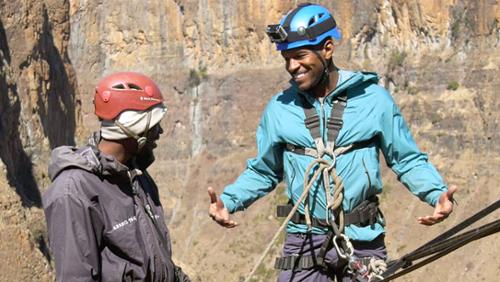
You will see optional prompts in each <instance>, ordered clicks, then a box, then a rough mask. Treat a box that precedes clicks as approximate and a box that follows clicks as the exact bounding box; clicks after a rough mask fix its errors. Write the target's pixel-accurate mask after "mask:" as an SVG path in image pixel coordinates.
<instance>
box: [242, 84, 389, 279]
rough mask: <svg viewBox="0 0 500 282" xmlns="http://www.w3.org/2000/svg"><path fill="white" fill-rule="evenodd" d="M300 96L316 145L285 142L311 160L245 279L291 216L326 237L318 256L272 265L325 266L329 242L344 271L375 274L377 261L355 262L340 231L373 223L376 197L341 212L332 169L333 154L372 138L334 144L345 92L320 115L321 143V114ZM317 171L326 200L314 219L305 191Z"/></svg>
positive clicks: (340, 190)
mask: <svg viewBox="0 0 500 282" xmlns="http://www.w3.org/2000/svg"><path fill="white" fill-rule="evenodd" d="M302 98H303V104H304V113H305V120H304V123H305V126H306V127H307V128H308V129H309V131H310V133H311V136H312V137H313V139H314V142H315V145H316V148H306V147H300V146H296V145H294V144H289V143H287V144H285V148H286V150H288V151H290V152H293V153H296V154H303V155H308V156H311V157H313V158H315V159H314V160H313V161H312V162H311V163H310V164H309V165H308V167H307V169H306V171H305V174H304V188H303V191H302V194H301V195H300V197H299V199H298V200H297V202H296V203H295V205H293V206H292V205H288V206H285V207H281V208H279V210H280V212H279V213H280V215H287V217H286V219H285V220H284V222H283V223H282V225H281V226H280V228H279V229H278V231H277V232H276V234H275V236H274V237H273V239H272V240H271V242H270V243H269V244H268V246H267V248H266V249H265V251H264V253H263V254H262V255H261V257H260V259H259V260H258V262H257V264H256V265H255V266H254V268H253V269H252V271H251V272H250V274H249V276H248V277H247V279H246V280H245V281H249V280H250V278H251V277H252V276H253V274H254V273H255V271H256V270H257V268H258V266H259V265H260V264H261V263H262V261H263V259H264V257H265V256H266V254H267V253H268V252H269V250H270V248H271V246H272V245H273V244H274V242H275V241H276V239H277V238H278V235H279V234H280V233H281V232H282V231H283V229H284V228H285V226H286V225H287V223H288V222H289V221H290V220H292V218H293V221H292V222H296V221H298V222H299V223H303V224H306V225H307V228H308V234H309V233H310V231H312V227H313V226H318V225H319V226H321V227H323V228H325V227H326V228H328V229H329V230H330V231H329V232H328V233H327V237H326V239H325V241H324V243H323V244H322V246H321V248H320V251H319V252H318V255H316V256H287V257H282V258H277V259H276V262H275V268H278V269H291V268H293V269H307V268H311V267H316V266H320V267H324V268H326V267H327V266H326V265H325V263H324V258H325V255H326V253H327V251H328V250H329V249H330V247H331V245H333V247H334V248H335V249H336V250H337V252H338V254H339V257H340V258H342V259H344V260H345V261H346V265H347V269H348V271H350V272H352V273H357V272H359V271H360V270H359V269H358V268H360V267H363V269H365V268H366V269H368V271H369V272H370V273H368V272H366V273H365V275H371V273H372V272H373V271H375V270H376V271H377V273H378V272H381V271H380V267H379V266H376V264H377V265H380V262H377V263H375V262H374V263H372V265H373V267H371V268H369V264H368V265H365V264H359V263H358V262H359V258H356V257H355V256H353V253H354V248H353V246H352V243H351V242H350V239H349V238H348V237H347V236H346V235H345V234H343V230H344V226H345V225H349V224H360V225H367V224H374V223H375V222H377V219H378V217H379V215H381V214H380V212H379V211H378V200H376V197H371V198H370V200H368V201H364V202H362V203H361V204H360V205H359V207H358V208H357V209H354V210H353V211H352V212H351V213H349V214H347V215H344V211H343V209H342V201H343V197H344V196H343V191H344V184H343V182H342V179H341V178H340V177H339V176H338V174H337V172H336V169H335V167H336V158H337V156H339V155H341V154H344V153H347V152H349V151H351V150H354V149H358V148H363V147H367V146H369V145H370V144H372V143H374V142H375V141H374V140H365V141H362V142H358V143H353V144H350V145H348V146H345V147H335V140H336V139H337V136H338V134H339V132H340V129H341V128H342V125H343V120H342V116H343V113H344V109H345V107H346V106H347V93H346V92H343V93H340V94H339V95H338V96H337V97H335V98H334V100H333V108H332V111H331V115H330V118H328V119H327V117H326V115H324V113H322V114H323V116H322V117H323V119H324V120H323V124H324V125H326V126H325V127H326V128H325V129H328V130H327V140H326V141H327V142H326V145H325V142H324V141H323V137H322V136H321V130H320V125H321V120H320V118H321V117H320V116H319V115H318V114H317V113H316V110H315V109H314V107H313V106H312V105H310V104H309V103H307V101H306V99H305V97H302ZM321 103H323V102H321ZM321 109H323V104H322V105H321ZM325 155H326V156H328V158H323V157H324V156H325ZM320 174H321V177H322V183H323V189H324V190H325V195H326V202H327V207H326V214H325V219H324V220H321V219H317V218H315V217H313V216H311V213H310V209H309V191H310V189H311V187H312V186H313V185H314V183H315V182H316V181H317V179H318V177H319V176H320ZM310 175H312V176H310ZM331 179H333V183H334V184H335V189H334V190H333V193H332V191H331V187H330V180H331ZM301 203H303V204H304V215H301V214H300V213H298V212H297V209H298V207H299V205H300V204H301ZM346 219H347V221H346ZM358 266H359V267H358Z"/></svg>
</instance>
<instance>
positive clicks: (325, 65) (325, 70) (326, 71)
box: [311, 50, 331, 86]
mask: <svg viewBox="0 0 500 282" xmlns="http://www.w3.org/2000/svg"><path fill="white" fill-rule="evenodd" d="M311 51H313V53H314V54H315V55H316V56H317V57H318V59H319V60H320V61H321V64H322V65H323V73H322V74H321V78H320V79H319V80H318V82H317V83H316V84H315V85H314V86H318V85H321V84H324V83H328V80H329V79H330V70H329V68H330V64H331V60H330V61H326V60H325V58H323V57H322V56H321V54H320V53H319V52H318V51H316V50H311Z"/></svg>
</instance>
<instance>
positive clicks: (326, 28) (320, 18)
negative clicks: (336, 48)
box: [266, 3, 341, 51]
mask: <svg viewBox="0 0 500 282" xmlns="http://www.w3.org/2000/svg"><path fill="white" fill-rule="evenodd" d="M266 34H267V35H268V36H269V38H270V39H271V42H273V43H276V49H277V50H278V51H284V50H289V49H294V48H298V47H302V46H314V45H317V44H319V43H321V42H322V41H323V40H324V39H326V38H328V37H332V38H333V39H335V40H340V39H341V35H340V31H339V30H338V28H337V23H336V22H335V19H334V18H333V16H332V15H331V14H330V12H329V11H328V10H327V9H326V8H325V7H323V6H320V5H316V4H311V3H303V4H299V5H298V6H297V8H295V9H293V10H291V11H290V12H288V14H287V15H286V16H285V17H283V18H282V19H281V21H280V23H279V24H274V25H268V26H267V29H266Z"/></svg>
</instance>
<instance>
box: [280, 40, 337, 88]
mask: <svg viewBox="0 0 500 282" xmlns="http://www.w3.org/2000/svg"><path fill="white" fill-rule="evenodd" d="M332 53H333V43H332V41H331V40H326V41H325V42H324V43H322V44H319V45H317V46H309V47H302V48H296V49H290V50H285V51H282V52H281V56H283V58H284V59H285V62H286V66H285V68H286V70H287V71H288V73H289V74H290V75H291V76H292V79H293V80H294V81H295V83H297V86H298V87H299V89H300V90H302V91H308V92H313V93H315V92H317V91H318V90H319V89H318V88H321V87H322V86H321V85H318V84H319V82H320V81H321V79H322V77H323V73H324V69H325V67H326V65H327V63H326V62H327V61H329V60H331V58H332ZM315 94H316V93H315Z"/></svg>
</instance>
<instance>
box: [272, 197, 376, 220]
mask: <svg viewBox="0 0 500 282" xmlns="http://www.w3.org/2000/svg"><path fill="white" fill-rule="evenodd" d="M378 205H379V202H378V198H377V196H373V197H370V198H369V199H367V200H365V201H363V202H362V203H361V204H359V205H358V206H357V207H356V208H354V209H353V210H352V212H350V213H348V214H345V215H344V223H345V225H350V224H354V225H356V226H360V227H364V226H368V225H372V224H375V223H376V222H377V221H378V218H379V215H380V216H381V217H382V218H383V215H382V213H381V212H380V210H379V208H378ZM292 209H293V205H292V204H288V205H285V206H278V210H277V216H278V217H286V216H288V214H289V213H290V212H291V211H292ZM290 221H291V222H293V223H295V224H306V217H305V215H303V214H301V213H299V212H295V214H294V215H293V216H292V218H291V219H290ZM311 221H312V226H314V227H319V228H325V227H329V225H328V224H327V222H326V220H325V219H320V218H316V217H312V218H311Z"/></svg>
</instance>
